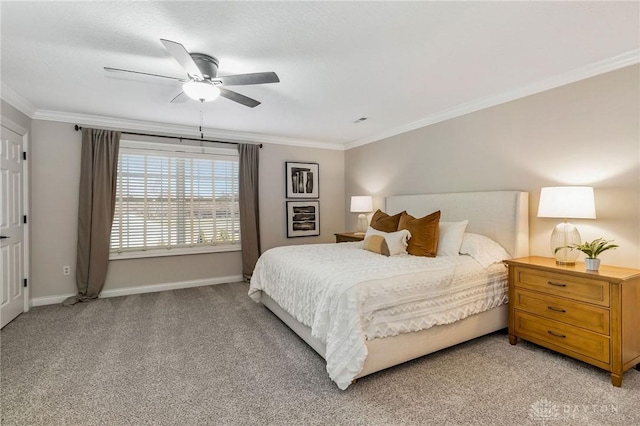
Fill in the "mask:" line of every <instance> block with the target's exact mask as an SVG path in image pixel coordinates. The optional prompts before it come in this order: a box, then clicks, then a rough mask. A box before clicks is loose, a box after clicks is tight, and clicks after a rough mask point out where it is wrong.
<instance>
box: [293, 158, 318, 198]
mask: <svg viewBox="0 0 640 426" xmlns="http://www.w3.org/2000/svg"><path fill="white" fill-rule="evenodd" d="M319 169H320V166H319V165H318V163H294V162H290V161H287V162H286V163H285V182H286V183H287V196H286V198H319V197H320V188H319V187H318V186H319V182H320V176H319V173H320V170H319Z"/></svg>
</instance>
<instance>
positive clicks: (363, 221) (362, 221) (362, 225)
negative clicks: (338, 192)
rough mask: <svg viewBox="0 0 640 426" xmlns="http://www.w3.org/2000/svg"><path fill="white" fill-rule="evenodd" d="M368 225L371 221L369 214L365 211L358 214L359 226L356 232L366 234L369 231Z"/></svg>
mask: <svg viewBox="0 0 640 426" xmlns="http://www.w3.org/2000/svg"><path fill="white" fill-rule="evenodd" d="M368 226H369V221H367V216H366V215H365V214H364V213H360V214H359V215H358V226H357V228H356V233H357V234H364V233H365V232H366V231H367V227H368Z"/></svg>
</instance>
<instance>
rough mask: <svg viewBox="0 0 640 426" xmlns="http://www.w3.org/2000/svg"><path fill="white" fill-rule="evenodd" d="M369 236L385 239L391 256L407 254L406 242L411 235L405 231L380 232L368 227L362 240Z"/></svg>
mask: <svg viewBox="0 0 640 426" xmlns="http://www.w3.org/2000/svg"><path fill="white" fill-rule="evenodd" d="M371 235H379V236H381V237H383V238H384V239H385V241H386V242H387V247H388V248H389V254H390V255H391V256H397V255H399V254H407V241H408V240H409V238H411V233H410V232H409V231H407V230H406V229H405V230H402V231H396V232H382V231H378V230H377V229H373V228H372V227H369V229H367V233H366V234H365V235H364V239H365V240H366V239H367V238H368V237H370V236H371Z"/></svg>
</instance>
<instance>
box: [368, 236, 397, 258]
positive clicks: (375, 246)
mask: <svg viewBox="0 0 640 426" xmlns="http://www.w3.org/2000/svg"><path fill="white" fill-rule="evenodd" d="M362 248H364V249H365V250H368V251H372V252H374V253H378V254H382V255H385V256H387V257H388V256H390V255H391V252H390V251H389V246H388V245H387V240H385V238H384V237H383V236H382V235H369V236H368V237H367V238H365V239H364V243H363V246H362Z"/></svg>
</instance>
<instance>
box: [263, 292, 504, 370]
mask: <svg viewBox="0 0 640 426" xmlns="http://www.w3.org/2000/svg"><path fill="white" fill-rule="evenodd" d="M261 302H262V304H263V305H264V306H266V307H267V308H268V309H269V310H270V311H271V312H273V313H274V314H275V315H276V316H277V317H278V318H280V319H281V320H282V321H283V322H284V323H285V324H286V325H287V326H288V327H289V328H291V329H292V330H293V331H294V332H295V333H296V334H297V335H298V336H300V338H301V339H302V340H304V341H305V342H306V343H307V344H308V345H309V346H311V347H312V348H313V349H314V350H315V351H316V352H317V353H318V354H319V355H320V356H321V357H322V358H324V357H325V352H326V345H325V344H324V343H322V342H321V341H320V340H318V339H316V338H315V337H313V336H312V335H311V328H309V327H307V326H305V325H304V324H302V323H300V322H298V321H297V320H296V319H295V318H294V317H293V316H291V315H290V314H289V313H287V312H285V311H284V309H282V308H281V307H280V306H279V305H278V304H277V303H276V302H275V301H274V300H273V299H272V298H270V297H269V296H267V295H266V294H265V293H262V298H261ZM507 313H508V309H507V305H502V306H498V307H497V308H493V309H491V310H488V311H485V312H482V313H479V314H476V315H471V316H469V317H467V318H465V319H463V320H460V321H456V322H454V323H451V324H446V325H436V326H434V327H431V328H428V329H426V330H421V331H418V332H415V333H403V334H399V335H397V336H391V337H384V338H380V339H373V340H370V341H368V342H367V350H368V352H369V353H368V355H367V359H366V360H365V363H364V366H363V368H362V371H360V373H359V374H358V375H357V376H356V377H355V379H359V378H360V377H364V376H367V375H369V374H372V373H375V372H377V371H380V370H384V369H386V368H389V367H392V366H394V365H398V364H402V363H403V362H406V361H410V360H412V359H415V358H419V357H421V356H424V355H428V354H431V353H433V352H437V351H439V350H441V349H444V348H448V347H450V346H453V345H457V344H459V343H462V342H466V341H468V340H471V339H474V338H476V337H480V336H484V335H485V334H489V333H492V332H494V331H498V330H501V329H503V328H505V326H506V324H507ZM355 379H354V381H355Z"/></svg>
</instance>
